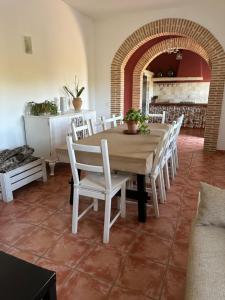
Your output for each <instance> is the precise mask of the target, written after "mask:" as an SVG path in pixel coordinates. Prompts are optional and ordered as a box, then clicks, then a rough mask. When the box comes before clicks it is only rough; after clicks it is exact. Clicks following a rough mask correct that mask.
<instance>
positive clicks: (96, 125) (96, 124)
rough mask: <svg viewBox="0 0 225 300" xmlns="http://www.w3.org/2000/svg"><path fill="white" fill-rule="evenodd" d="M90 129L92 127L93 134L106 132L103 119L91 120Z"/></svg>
mask: <svg viewBox="0 0 225 300" xmlns="http://www.w3.org/2000/svg"><path fill="white" fill-rule="evenodd" d="M90 127H91V132H92V134H96V133H98V132H102V131H103V130H104V128H103V122H102V119H101V117H100V118H97V119H96V120H94V119H90Z"/></svg>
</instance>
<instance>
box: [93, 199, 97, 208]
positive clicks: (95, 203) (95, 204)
mask: <svg viewBox="0 0 225 300" xmlns="http://www.w3.org/2000/svg"><path fill="white" fill-rule="evenodd" d="M93 203H94V207H93V210H94V211H98V199H96V198H94V199H93Z"/></svg>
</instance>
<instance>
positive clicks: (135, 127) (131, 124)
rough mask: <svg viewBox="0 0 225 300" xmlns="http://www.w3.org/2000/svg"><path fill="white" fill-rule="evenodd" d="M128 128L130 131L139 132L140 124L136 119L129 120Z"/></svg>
mask: <svg viewBox="0 0 225 300" xmlns="http://www.w3.org/2000/svg"><path fill="white" fill-rule="evenodd" d="M127 129H128V132H129V133H133V134H135V133H137V130H138V124H137V123H136V122H135V121H127Z"/></svg>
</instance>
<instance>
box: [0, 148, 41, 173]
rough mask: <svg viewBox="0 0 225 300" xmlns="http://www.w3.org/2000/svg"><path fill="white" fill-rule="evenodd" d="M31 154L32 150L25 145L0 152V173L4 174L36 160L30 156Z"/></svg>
mask: <svg viewBox="0 0 225 300" xmlns="http://www.w3.org/2000/svg"><path fill="white" fill-rule="evenodd" d="M33 153H34V149H33V148H30V147H29V146H26V145H24V146H21V147H17V148H14V149H5V150H2V151H0V173H6V172H8V171H10V170H13V169H16V168H18V167H20V166H23V165H26V164H27V163H29V162H32V161H34V160H36V159H38V158H37V157H35V156H32V154H33Z"/></svg>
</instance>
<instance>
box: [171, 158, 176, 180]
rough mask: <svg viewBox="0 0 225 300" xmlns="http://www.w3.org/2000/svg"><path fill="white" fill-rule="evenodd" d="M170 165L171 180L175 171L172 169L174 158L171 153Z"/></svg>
mask: <svg viewBox="0 0 225 300" xmlns="http://www.w3.org/2000/svg"><path fill="white" fill-rule="evenodd" d="M170 167H171V178H172V180H174V177H175V171H174V168H175V166H174V160H173V155H171V157H170Z"/></svg>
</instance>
